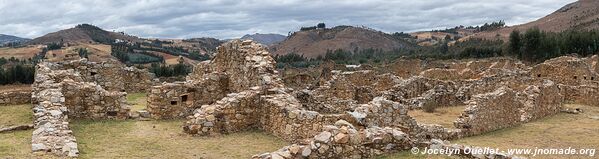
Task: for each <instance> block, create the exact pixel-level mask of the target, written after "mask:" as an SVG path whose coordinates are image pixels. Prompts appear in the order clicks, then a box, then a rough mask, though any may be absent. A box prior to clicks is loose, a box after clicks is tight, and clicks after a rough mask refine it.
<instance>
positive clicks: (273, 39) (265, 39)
mask: <svg viewBox="0 0 599 159" xmlns="http://www.w3.org/2000/svg"><path fill="white" fill-rule="evenodd" d="M285 38H287V36H284V35H281V34H260V33H256V34H252V35H249V34H246V35H244V36H243V37H241V39H243V40H246V39H250V40H254V41H256V42H258V43H261V44H264V45H272V44H275V43H279V42H281V41H283V40H285Z"/></svg>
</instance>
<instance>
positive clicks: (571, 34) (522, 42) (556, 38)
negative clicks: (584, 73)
mask: <svg viewBox="0 0 599 159" xmlns="http://www.w3.org/2000/svg"><path fill="white" fill-rule="evenodd" d="M509 39H510V41H509V43H507V44H506V45H507V46H506V47H507V52H508V53H509V54H510V55H512V56H515V57H518V58H520V59H523V60H526V61H531V62H541V61H544V60H546V59H550V58H554V57H558V56H563V55H567V54H572V53H576V54H579V55H582V56H588V55H592V54H596V53H597V52H598V51H599V32H598V31H597V30H592V31H574V30H570V31H564V32H559V33H554V32H544V31H541V30H539V29H538V28H532V29H529V30H527V31H526V32H524V33H521V32H519V31H517V30H516V31H513V32H512V33H511V34H510V38H509Z"/></svg>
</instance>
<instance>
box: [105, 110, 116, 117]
mask: <svg viewBox="0 0 599 159" xmlns="http://www.w3.org/2000/svg"><path fill="white" fill-rule="evenodd" d="M116 114H117V112H116V111H108V112H106V115H108V116H116Z"/></svg>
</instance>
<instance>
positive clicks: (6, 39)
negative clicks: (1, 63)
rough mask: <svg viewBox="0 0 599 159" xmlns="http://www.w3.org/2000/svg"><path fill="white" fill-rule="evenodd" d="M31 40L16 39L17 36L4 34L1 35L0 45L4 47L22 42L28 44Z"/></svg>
mask: <svg viewBox="0 0 599 159" xmlns="http://www.w3.org/2000/svg"><path fill="white" fill-rule="evenodd" d="M29 40H31V39H27V38H20V37H16V36H12V35H4V34H0V45H4V44H7V43H14V42H16V43H22V42H27V41H29Z"/></svg>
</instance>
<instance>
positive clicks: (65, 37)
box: [27, 24, 139, 44]
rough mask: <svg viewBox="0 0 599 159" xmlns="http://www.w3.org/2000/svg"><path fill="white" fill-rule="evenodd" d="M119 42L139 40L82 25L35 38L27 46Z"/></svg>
mask: <svg viewBox="0 0 599 159" xmlns="http://www.w3.org/2000/svg"><path fill="white" fill-rule="evenodd" d="M117 40H122V41H126V42H137V41H139V38H137V37H134V36H130V35H126V34H124V33H117V32H110V31H106V30H103V29H101V28H99V27H97V26H93V25H89V24H80V25H77V26H76V27H74V28H70V29H65V30H61V31H57V32H53V33H49V34H46V35H44V36H42V37H38V38H35V39H33V40H31V41H29V42H28V43H27V44H49V43H67V44H71V43H102V44H110V43H112V42H115V41H117Z"/></svg>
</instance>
